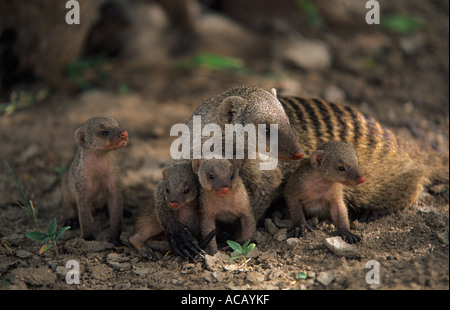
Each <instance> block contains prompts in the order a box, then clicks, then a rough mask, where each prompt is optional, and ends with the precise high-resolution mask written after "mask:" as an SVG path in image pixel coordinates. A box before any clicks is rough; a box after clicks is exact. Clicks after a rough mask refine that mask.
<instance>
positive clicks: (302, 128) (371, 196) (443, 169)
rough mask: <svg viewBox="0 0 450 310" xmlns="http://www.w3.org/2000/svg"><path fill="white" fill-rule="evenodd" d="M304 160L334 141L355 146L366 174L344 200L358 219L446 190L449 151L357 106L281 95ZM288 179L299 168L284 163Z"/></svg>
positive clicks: (382, 213) (397, 207)
mask: <svg viewBox="0 0 450 310" xmlns="http://www.w3.org/2000/svg"><path fill="white" fill-rule="evenodd" d="M278 99H279V100H280V102H281V104H282V105H283V107H284V110H285V111H286V114H287V115H288V116H289V120H290V123H291V125H292V128H293V131H294V133H295V136H296V138H297V140H298V141H299V142H300V144H301V145H302V147H303V148H304V151H305V156H310V155H311V154H312V152H313V151H314V150H315V149H316V148H317V147H318V146H319V145H320V144H322V143H324V142H327V141H332V140H337V141H342V142H346V143H348V144H351V145H352V146H353V148H354V149H355V150H356V152H357V154H358V156H359V161H360V164H361V166H362V167H364V170H365V172H366V177H367V181H366V182H365V183H364V184H363V185H361V186H355V187H346V188H345V189H344V199H345V201H346V202H347V206H348V207H349V209H350V211H351V212H352V213H353V214H355V215H356V216H357V218H358V219H359V220H360V221H371V220H374V219H376V218H377V217H378V216H380V215H384V214H387V213H389V212H393V211H396V210H400V209H402V208H405V207H408V206H410V205H411V204H412V203H414V202H415V201H416V200H417V198H418V195H419V193H420V192H421V190H422V188H423V187H424V186H428V185H431V184H436V183H445V184H447V186H448V177H449V168H448V153H446V154H442V153H437V152H436V151H433V150H430V149H424V148H421V147H419V146H418V145H416V144H414V143H412V142H408V141H406V140H404V139H402V138H400V137H397V136H396V135H394V134H393V133H392V131H391V130H389V129H387V128H386V127H384V126H382V125H380V124H379V123H378V122H377V121H376V120H374V119H373V118H372V117H370V116H368V115H366V114H363V113H361V112H359V111H358V110H356V109H355V108H352V107H349V106H346V105H342V104H336V103H331V102H327V101H324V100H320V99H305V98H298V97H287V96H280V97H278ZM279 166H280V168H281V170H282V171H283V177H284V178H285V179H288V178H289V177H290V176H291V175H292V174H293V173H295V169H296V166H295V164H292V163H290V162H280V163H279Z"/></svg>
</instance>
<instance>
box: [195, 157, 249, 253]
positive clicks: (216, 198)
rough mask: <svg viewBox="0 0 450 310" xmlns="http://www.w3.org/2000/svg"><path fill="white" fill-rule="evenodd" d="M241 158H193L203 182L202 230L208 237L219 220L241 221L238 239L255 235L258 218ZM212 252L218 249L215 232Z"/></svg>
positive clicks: (203, 234) (246, 238)
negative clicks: (242, 177) (245, 178)
mask: <svg viewBox="0 0 450 310" xmlns="http://www.w3.org/2000/svg"><path fill="white" fill-rule="evenodd" d="M239 164H240V161H239V160H228V159H208V160H206V159H194V160H192V167H193V169H194V171H195V172H196V173H197V174H198V178H199V181H200V184H201V190H200V208H201V217H202V222H201V234H202V237H203V238H206V237H207V236H208V235H209V234H210V233H211V231H215V230H216V222H217V221H222V222H226V223H233V222H234V221H236V220H238V221H239V230H238V235H237V236H235V238H236V241H237V242H239V243H243V242H245V241H247V240H248V239H251V238H253V237H254V235H255V232H256V221H255V218H254V216H253V213H252V210H251V207H250V199H249V196H248V194H247V190H246V188H245V186H244V183H243V182H242V179H241V178H240V176H239ZM205 251H206V253H208V254H209V255H214V254H215V253H216V252H217V251H218V247H217V241H216V238H215V236H214V237H213V239H212V240H211V242H210V243H209V244H208V246H207V247H206V249H205Z"/></svg>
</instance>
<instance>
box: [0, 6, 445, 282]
mask: <svg viewBox="0 0 450 310" xmlns="http://www.w3.org/2000/svg"><path fill="white" fill-rule="evenodd" d="M319 2H320V1H319ZM332 2H333V3H335V4H334V5H335V6H334V7H333V8H334V9H335V10H331V9H329V10H326V14H325V13H323V14H322V15H321V16H322V17H323V18H324V21H325V22H326V25H325V26H323V27H322V28H315V26H313V25H311V24H309V23H308V22H306V21H303V23H302V24H301V25H302V27H299V28H292V30H290V31H286V30H283V29H286V27H285V26H283V27H281V26H280V27H281V31H279V32H275V33H276V35H273V34H267V33H265V32H263V31H261V29H258V27H257V26H258V25H247V24H243V23H240V22H239V21H238V20H233V19H231V18H229V17H227V16H226V15H225V14H223V13H213V12H211V11H205V12H203V13H202V14H201V15H200V16H199V17H198V34H199V40H198V43H197V44H198V45H197V47H196V50H194V51H192V52H191V53H190V54H189V55H185V56H183V57H178V58H173V57H171V56H169V55H170V53H169V50H170V48H171V46H170V42H171V40H167V37H169V38H170V35H168V34H167V32H166V27H167V24H168V21H167V19H166V18H165V16H164V13H163V12H162V11H161V9H160V8H159V7H158V6H156V5H155V4H149V3H146V2H143V3H139V4H138V5H137V6H136V7H134V8H133V9H132V16H134V17H133V19H134V23H135V28H136V29H137V30H135V32H134V33H133V35H132V36H131V37H130V39H129V43H128V44H127V47H126V49H125V50H124V52H123V54H122V55H121V57H120V58H117V59H113V60H110V61H109V62H108V66H107V69H108V71H107V72H108V80H107V82H106V83H105V84H104V85H103V86H102V87H98V88H97V89H94V90H90V91H84V92H80V93H77V94H76V95H73V94H68V93H64V92H58V91H52V92H51V93H50V95H48V96H46V97H45V98H44V99H43V100H42V101H36V102H35V104H33V105H32V106H30V107H28V108H26V109H21V110H14V111H12V113H3V114H1V115H0V129H1V130H0V141H1V142H2V146H1V147H0V158H1V159H2V160H3V159H4V160H6V161H7V162H8V163H9V164H10V166H11V167H12V169H13V170H14V172H15V174H16V175H17V176H18V179H19V180H20V182H21V184H22V185H23V187H24V190H25V192H26V194H27V195H28V196H29V199H31V200H32V201H33V203H34V206H35V208H36V212H37V217H38V219H39V223H40V225H41V226H43V227H45V226H46V225H47V224H48V223H49V222H50V220H51V219H52V218H53V217H56V218H57V221H58V225H61V223H62V222H63V220H64V218H65V211H64V209H63V208H62V207H61V206H60V199H61V193H60V188H59V181H60V179H59V174H58V172H57V171H58V168H61V167H63V166H64V165H66V164H67V162H68V161H69V159H70V158H71V156H72V154H73V152H74V150H75V143H74V140H73V133H74V132H75V130H76V128H77V127H78V126H79V125H80V124H81V123H82V122H83V121H84V120H86V119H87V118H89V117H91V116H93V115H99V114H107V115H112V116H114V117H116V118H117V119H119V120H120V122H121V124H122V125H123V127H124V128H126V129H127V130H128V131H129V133H130V143H129V145H128V146H127V147H126V148H125V149H123V150H120V151H118V158H119V164H120V168H121V173H122V176H123V187H124V197H125V209H127V210H128V211H129V212H128V213H130V215H129V216H128V217H126V218H125V226H124V231H123V233H122V236H121V238H122V240H123V242H124V246H121V247H114V246H113V245H112V244H109V243H107V242H106V240H107V238H108V220H107V219H108V217H107V215H106V214H103V213H98V214H96V215H95V221H96V223H97V226H98V233H97V236H98V237H97V241H84V240H82V239H80V238H79V233H80V231H79V230H78V229H71V230H69V231H67V232H66V233H64V234H63V235H62V237H61V238H60V240H59V241H58V251H57V252H56V251H55V249H54V248H53V249H51V250H49V251H48V252H46V253H43V254H40V253H39V249H40V247H41V245H40V244H39V242H36V241H34V240H30V239H28V238H26V237H25V233H26V232H27V231H29V230H33V229H34V226H33V221H32V220H31V218H30V216H29V215H28V214H27V213H26V212H25V211H24V210H22V209H21V208H20V207H19V206H18V205H17V203H16V202H17V201H23V199H22V197H21V194H20V191H19V190H18V187H17V185H16V184H15V182H14V180H13V178H12V177H11V175H10V174H9V172H8V170H7V169H6V166H5V165H4V163H3V162H1V163H0V193H1V195H0V288H1V289H29V290H35V289H51V290H54V289H67V290H80V289H81V290H85V289H103V290H109V289H114V290H135V289H164V290H166V289H170V290H188V289H189V290H192V289H197V290H205V289H208V290H210V289H220V290H222V289H226V290H235V289H261V290H322V289H363V290H365V289H432V290H435V289H448V288H449V264H448V260H449V204H448V184H447V186H446V187H445V186H440V187H439V186H437V187H434V188H431V189H430V190H429V191H428V190H425V191H424V193H423V194H422V195H421V197H420V199H419V201H418V202H417V203H415V204H413V205H412V206H410V207H409V208H407V209H405V210H403V211H400V212H397V213H395V214H390V215H388V216H386V217H383V218H380V219H378V220H376V221H374V222H371V223H368V224H362V223H358V222H353V223H352V230H353V231H355V232H356V233H357V234H358V235H361V236H362V241H361V242H360V243H358V244H357V245H351V246H347V245H345V246H344V248H342V247H341V246H340V243H339V242H338V241H339V240H336V239H331V238H333V237H334V236H335V228H334V226H333V225H332V224H330V223H326V222H317V221H316V222H314V220H313V224H314V225H315V230H314V231H313V232H312V233H309V234H308V235H307V236H306V237H305V238H302V239H293V238H289V236H288V228H287V227H285V226H286V225H285V224H284V223H285V221H284V214H285V210H283V209H281V210H277V209H276V208H273V209H271V210H270V212H269V213H268V214H267V217H266V218H265V219H263V220H262V221H261V222H260V225H259V226H258V232H257V235H256V240H255V243H256V245H257V246H256V249H255V250H254V251H253V252H252V253H251V255H250V258H251V259H250V261H248V263H247V264H246V266H245V268H244V266H240V264H238V263H237V262H236V261H230V259H229V257H230V254H231V250H230V249H229V248H225V249H223V250H222V251H220V252H219V253H218V254H217V255H215V256H213V257H209V256H207V257H206V259H205V261H203V262H192V261H186V260H183V259H181V258H180V257H176V256H174V255H172V254H171V253H162V254H161V257H160V259H159V260H158V261H147V260H146V259H144V258H142V257H140V256H139V254H138V253H137V252H136V250H135V249H134V248H133V247H132V246H131V245H130V244H129V242H128V237H129V236H130V233H131V229H132V226H133V224H134V222H135V220H136V217H137V216H138V215H139V213H140V212H141V211H142V210H143V208H144V207H145V205H146V204H147V203H148V202H149V201H150V199H152V196H153V191H154V189H155V185H156V183H157V181H158V179H159V178H160V174H161V169H162V167H163V166H164V164H165V163H167V162H169V161H170V155H169V147H170V144H171V142H172V141H173V139H174V137H170V136H169V131H170V128H171V126H172V125H174V124H176V123H184V122H186V121H187V120H188V118H189V117H190V115H191V113H192V112H193V111H194V109H195V108H196V107H197V106H198V105H199V104H200V103H201V102H202V101H203V100H204V99H206V98H208V97H211V96H214V95H216V94H219V93H221V92H223V91H225V90H227V89H228V88H230V87H233V86H237V85H255V86H260V87H263V88H266V89H270V88H272V87H275V88H277V90H278V92H279V93H281V94H289V95H297V96H305V97H311V96H313V97H321V98H325V99H327V100H331V101H336V102H343V103H346V104H349V105H352V106H354V107H356V108H358V109H360V110H362V111H364V112H365V113H368V114H369V115H371V116H373V117H374V118H376V119H377V120H379V121H380V122H381V123H383V124H384V125H386V126H388V127H389V128H391V129H392V130H393V131H394V132H395V133H396V134H398V135H399V136H403V137H405V138H407V139H409V140H411V141H414V142H416V143H417V144H419V145H429V146H431V147H432V148H433V149H434V150H435V151H438V152H443V154H446V156H447V157H448V150H449V146H448V144H449V142H448V138H449V106H448V96H449V92H448V83H449V79H448V72H449V71H448V69H449V63H448V34H449V33H448V30H449V27H448V21H449V12H448V2H447V1H426V2H425V1H419V0H417V1H398V2H397V1H395V4H392V3H391V2H389V1H379V2H380V3H381V8H382V14H388V13H403V14H408V15H410V16H415V17H417V18H418V19H420V20H421V21H422V22H423V23H424V25H425V26H424V27H422V28H420V29H418V30H415V31H413V32H411V33H408V34H398V33H395V32H392V31H389V30H387V29H385V28H382V27H380V26H377V25H373V26H368V25H364V16H365V12H366V11H367V10H366V9H365V8H364V5H363V4H360V5H361V6H358V5H357V4H355V1H332ZM356 2H357V3H361V1H356ZM339 3H341V4H339ZM321 12H323V11H321ZM382 16H383V15H382ZM352 20H354V21H359V22H358V23H356V22H355V23H356V24H355V25H354V24H352V22H351V21H352ZM274 23H275V22H274ZM275 24H276V25H279V23H275ZM361 24H362V25H363V26H360V25H361ZM358 25H359V26H358ZM287 29H290V28H287ZM205 51H208V52H215V53H221V54H222V55H226V56H230V57H236V58H239V59H240V60H241V61H242V62H243V64H244V65H243V66H244V68H245V70H241V69H239V70H226V69H220V70H218V69H217V68H216V69H211V68H205V67H198V66H188V67H186V66H185V64H186V62H188V61H190V60H191V59H192V58H193V57H194V56H195V55H196V53H199V52H205ZM299 51H302V52H301V53H300V52H299ZM27 87H30V86H27ZM124 87H125V91H124ZM44 88H45V86H43V85H42V84H40V83H39V82H37V83H36V84H33V85H32V86H31V89H32V90H33V91H36V89H37V90H39V89H44ZM18 90H20V88H18ZM18 90H17V91H18ZM10 112H11V111H10ZM71 260H74V261H76V262H78V264H79V267H80V282H79V284H68V283H66V275H67V273H68V272H71V271H72V270H73V267H72V266H70V265H67V263H68V262H69V261H71ZM378 267H379V276H380V283H379V284H376V283H372V282H371V281H366V276H367V274H368V272H371V271H374V270H375V268H378ZM369 275H370V274H369ZM368 282H369V283H368Z"/></svg>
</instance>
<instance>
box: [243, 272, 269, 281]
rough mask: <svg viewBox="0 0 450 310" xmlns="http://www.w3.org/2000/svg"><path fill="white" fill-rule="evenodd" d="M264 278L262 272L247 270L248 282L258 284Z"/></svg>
mask: <svg viewBox="0 0 450 310" xmlns="http://www.w3.org/2000/svg"><path fill="white" fill-rule="evenodd" d="M264 280H265V276H264V275H263V274H262V273H259V272H256V271H252V272H249V273H248V275H247V281H248V282H249V283H250V284H259V283H262V282H264Z"/></svg>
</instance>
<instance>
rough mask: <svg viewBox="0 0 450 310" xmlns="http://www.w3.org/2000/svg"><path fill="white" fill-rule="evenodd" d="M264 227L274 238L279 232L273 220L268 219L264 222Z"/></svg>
mask: <svg viewBox="0 0 450 310" xmlns="http://www.w3.org/2000/svg"><path fill="white" fill-rule="evenodd" d="M264 226H265V227H266V229H267V231H268V232H269V234H271V235H272V236H273V235H275V234H276V233H277V232H278V228H277V226H275V224H274V223H273V221H272V219H271V218H266V219H265V221H264Z"/></svg>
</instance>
